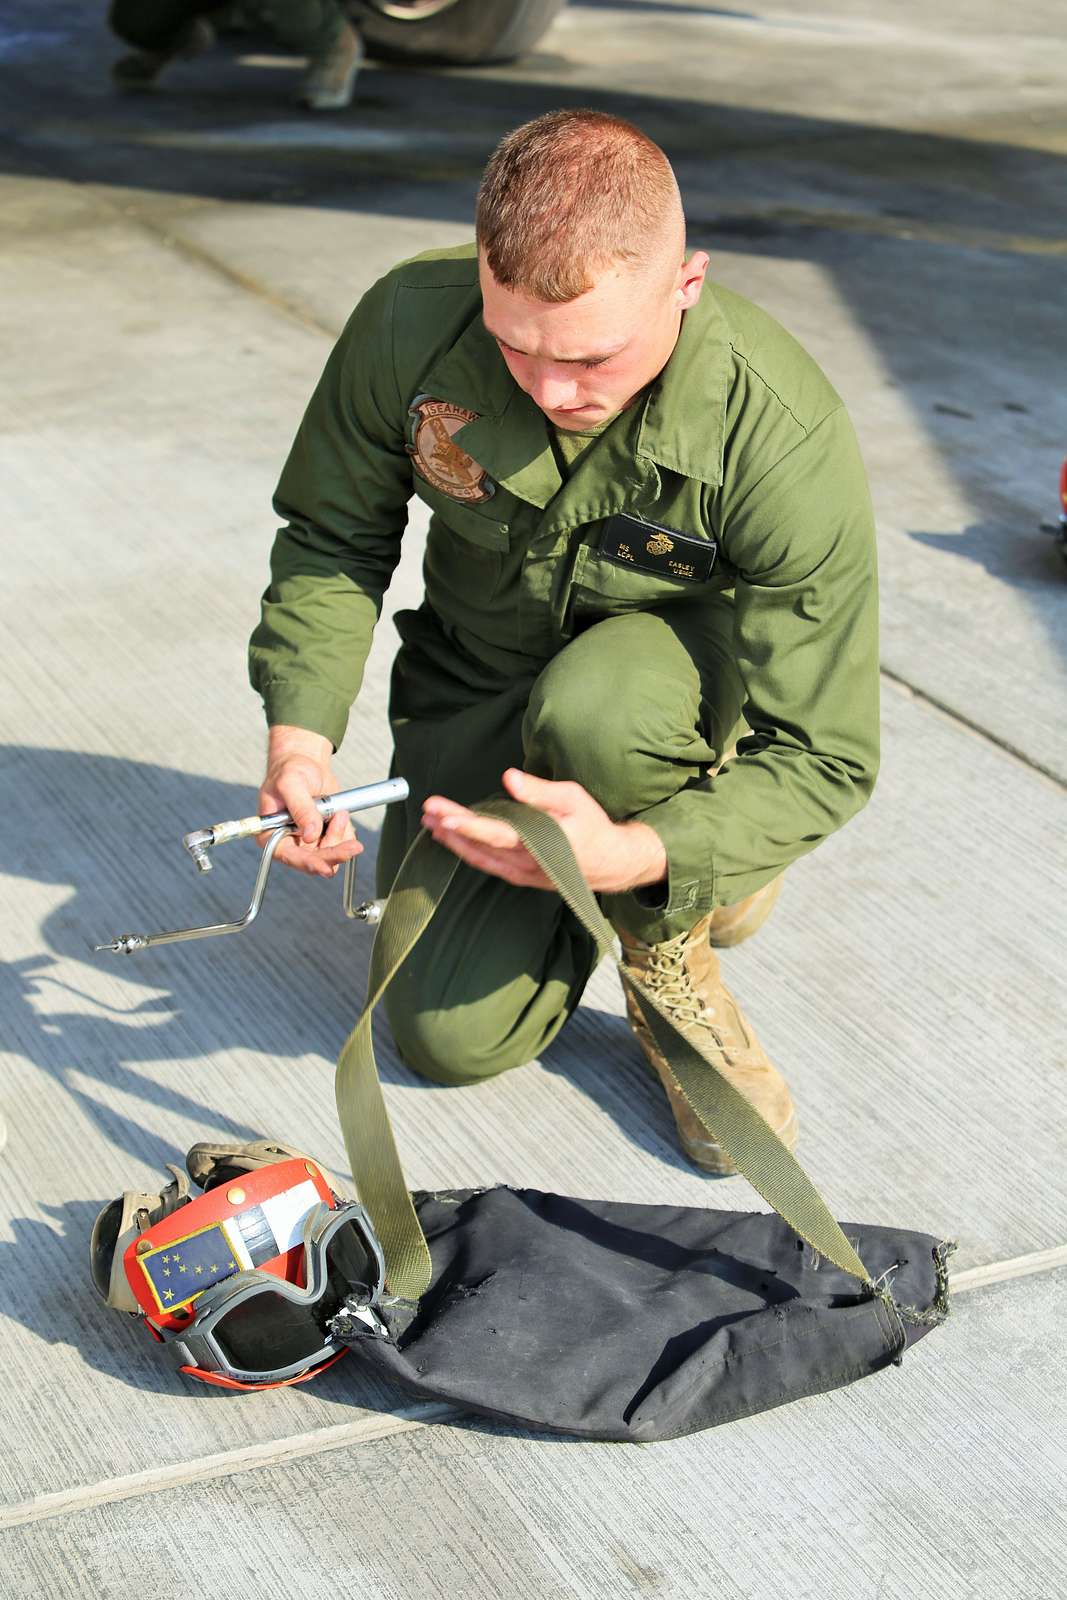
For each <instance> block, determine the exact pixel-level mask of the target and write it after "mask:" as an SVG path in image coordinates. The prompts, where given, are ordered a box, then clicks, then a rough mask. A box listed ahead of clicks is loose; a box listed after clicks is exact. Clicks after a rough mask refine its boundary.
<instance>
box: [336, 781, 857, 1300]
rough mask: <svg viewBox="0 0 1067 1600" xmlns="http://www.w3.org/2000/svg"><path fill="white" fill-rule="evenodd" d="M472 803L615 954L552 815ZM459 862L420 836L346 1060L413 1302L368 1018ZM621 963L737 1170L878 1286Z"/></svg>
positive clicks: (776, 1151) (400, 1192) (778, 1144)
mask: <svg viewBox="0 0 1067 1600" xmlns="http://www.w3.org/2000/svg"><path fill="white" fill-rule="evenodd" d="M473 809H474V810H476V811H478V812H480V813H482V814H483V815H485V816H494V817H500V818H501V819H502V820H504V821H506V822H508V823H510V824H511V826H512V827H513V828H514V829H515V831H516V832H517V833H518V835H519V837H520V838H521V840H522V842H523V844H524V845H525V846H526V848H527V849H528V850H529V851H530V854H531V855H532V856H533V857H534V858H535V859H536V861H537V863H538V865H539V866H540V867H541V869H542V871H543V872H544V873H545V874H546V876H547V877H548V878H550V879H551V881H552V882H553V883H554V884H555V886H556V888H557V890H558V891H559V893H560V895H561V896H562V898H563V900H564V901H565V902H566V904H567V906H568V907H569V908H570V910H571V911H572V912H573V913H574V915H575V916H576V917H577V918H578V921H579V922H580V923H581V924H582V926H583V927H584V928H585V930H586V932H587V933H588V934H589V935H590V937H591V938H592V939H593V940H594V942H595V943H596V946H597V950H598V952H599V954H600V955H601V956H603V955H605V954H607V953H608V952H609V951H611V950H612V947H613V944H614V931H613V929H612V927H611V924H610V923H609V922H608V921H607V919H606V918H605V917H604V915H603V913H602V912H601V910H600V907H599V906H598V905H597V903H596V900H595V898H594V896H593V893H592V891H591V890H590V888H589V886H588V884H587V883H586V882H585V879H584V878H583V877H582V875H581V872H580V871H579V869H578V864H577V862H576V861H575V859H574V855H573V852H572V851H571V848H570V845H569V843H568V842H567V838H566V835H565V834H564V833H563V831H562V829H561V828H560V827H559V826H558V824H557V823H555V822H553V820H552V819H551V818H550V817H547V816H545V815H544V813H543V812H540V811H535V810H534V809H533V808H532V807H529V806H523V805H519V804H517V803H516V802H515V801H512V800H504V799H500V800H487V801H485V802H483V803H482V804H481V805H478V806H475V807H474V808H473ZM456 866H457V861H456V858H455V857H454V856H453V855H452V854H451V853H450V852H449V851H447V850H445V849H444V848H443V847H442V846H440V845H437V844H436V843H435V842H434V841H433V840H432V839H431V838H430V836H429V834H420V835H419V836H418V837H417V838H416V840H415V842H414V843H413V844H412V846H411V848H410V850H409V851H408V853H407V855H406V856H405V858H404V861H403V864H402V866H401V868H400V871H399V872H398V873H397V876H396V881H395V882H394V885H393V889H392V892H391V893H390V896H389V900H388V903H387V905H386V909H385V913H384V915H383V917H382V920H381V923H380V925H379V927H378V933H377V937H376V939H375V942H374V953H373V955H372V958H371V975H370V982H369V985H368V994H369V998H368V1001H367V1005H366V1008H365V1010H364V1012H363V1015H362V1016H361V1017H360V1019H359V1022H358V1023H357V1024H356V1027H355V1028H354V1029H353V1031H352V1034H351V1035H350V1037H349V1039H348V1041H347V1043H346V1044H345V1046H344V1049H343V1050H342V1051H341V1056H340V1059H339V1061H338V1063H337V1111H338V1116H339V1117H340V1121H341V1128H342V1130H343V1132H344V1137H345V1144H346V1146H347V1149H348V1156H349V1160H350V1162H351V1165H352V1173H353V1177H354V1178H355V1181H356V1186H357V1188H358V1190H359V1195H360V1199H361V1200H362V1202H363V1204H364V1205H365V1206H366V1208H367V1210H368V1212H369V1213H370V1216H371V1219H372V1221H373V1222H374V1226H375V1228H376V1230H377V1232H378V1236H379V1238H380V1240H381V1244H382V1249H383V1252H384V1254H385V1261H386V1272H387V1277H388V1281H389V1287H390V1289H391V1290H392V1292H393V1293H394V1294H397V1295H400V1296H401V1297H402V1298H405V1299H413V1300H417V1299H418V1298H419V1296H420V1295H421V1294H422V1293H423V1291H424V1290H425V1289H426V1287H427V1285H428V1284H429V1281H430V1276H431V1267H430V1256H429V1251H428V1249H427V1247H426V1241H425V1239H424V1238H423V1235H422V1230H421V1228H420V1227H419V1222H418V1218H417V1217H416V1215H415V1210H414V1207H413V1206H412V1203H411V1197H410V1195H409V1193H408V1189H407V1185H406V1183H405V1181H404V1173H403V1169H402V1167H401V1165H400V1159H399V1157H398V1155H397V1152H396V1145H395V1144H394V1142H393V1134H392V1129H391V1127H390V1125H389V1117H388V1114H387V1112H386V1110H385V1104H384V1101H383V1099H382V1092H381V1085H380V1083H379V1082H378V1072H377V1067H376V1065H375V1061H374V1049H373V1045H372V1042H371V1016H372V1013H373V1009H374V1007H375V1005H376V1004H377V1002H378V1000H379V999H380V998H381V995H382V992H383V990H384V989H385V987H386V985H387V984H388V983H389V981H390V979H391V978H392V976H393V974H394V973H395V972H396V970H397V968H398V967H399V966H400V964H401V962H402V961H403V960H404V959H405V957H406V956H407V954H408V952H409V951H410V950H411V949H412V947H413V946H414V944H415V941H416V940H417V939H418V937H419V935H420V934H421V933H422V931H423V929H424V928H425V927H426V925H427V923H428V922H429V920H430V918H431V917H432V916H433V913H434V911H435V910H436V908H437V905H438V904H439V902H440V900H441V897H442V896H443V894H444V892H445V890H446V889H447V887H448V884H449V883H450V882H451V879H452V876H453V874H454V872H455V870H456ZM616 965H617V966H618V968H619V972H620V974H621V977H622V981H623V983H624V984H625V985H626V986H627V987H628V988H629V989H631V990H632V991H633V992H634V994H635V995H636V996H637V997H638V998H639V1001H640V1004H641V1010H642V1013H643V1015H644V1017H645V1020H646V1022H647V1023H648V1026H649V1029H650V1031H651V1032H652V1034H653V1036H654V1038H655V1040H656V1043H657V1045H658V1046H659V1048H660V1050H661V1052H662V1053H663V1055H664V1057H665V1058H666V1060H667V1061H668V1063H669V1065H670V1069H671V1072H672V1073H673V1075H674V1078H675V1081H676V1082H677V1084H678V1086H679V1088H680V1089H681V1091H682V1094H683V1095H684V1096H685V1099H686V1100H687V1101H688V1103H689V1105H690V1106H691V1107H692V1109H693V1110H694V1112H695V1113H696V1115H697V1116H698V1117H699V1119H700V1121H701V1122H702V1123H703V1124H704V1125H705V1127H706V1128H707V1130H708V1132H709V1133H710V1134H711V1136H712V1137H713V1138H714V1139H715V1140H716V1141H717V1143H719V1144H720V1145H722V1147H723V1149H724V1150H725V1151H726V1153H727V1155H728V1156H729V1157H730V1159H731V1160H732V1161H733V1163H734V1165H735V1166H736V1167H737V1169H738V1171H739V1172H741V1173H742V1174H743V1175H744V1177H746V1178H747V1179H748V1181H749V1183H751V1185H752V1187H753V1188H754V1189H755V1190H756V1191H757V1193H759V1194H761V1195H762V1196H763V1198H764V1200H766V1201H767V1203H768V1205H770V1206H772V1207H773V1208H774V1210H775V1211H777V1212H778V1213H779V1215H780V1216H781V1217H782V1218H784V1220H785V1221H786V1222H787V1223H788V1224H789V1226H790V1227H791V1228H792V1229H793V1230H794V1231H795V1232H796V1233H798V1234H799V1235H800V1236H801V1238H803V1239H806V1240H807V1242H808V1244H810V1245H811V1247H812V1249H813V1250H815V1251H817V1252H818V1254H819V1255H822V1256H825V1257H826V1259H827V1260H828V1261H832V1262H833V1263H834V1265H835V1266H838V1267H840V1268H841V1269H842V1271H844V1272H847V1273H849V1274H851V1275H852V1276H853V1277H856V1278H859V1279H860V1281H861V1282H862V1283H864V1284H869V1283H870V1281H871V1280H870V1276H869V1274H868V1273H867V1271H866V1269H865V1268H864V1265H863V1263H862V1261H861V1260H860V1258H859V1256H858V1255H857V1254H856V1251H855V1250H854V1249H853V1247H852V1245H851V1244H850V1243H849V1241H848V1240H847V1239H846V1238H845V1235H844V1234H843V1233H842V1231H841V1229H840V1227H839V1226H838V1224H837V1222H836V1221H835V1220H834V1218H833V1217H832V1216H831V1214H830V1212H829V1210H828V1209H827V1206H826V1203H825V1201H824V1200H823V1199H822V1196H821V1195H820V1194H819V1191H818V1190H817V1189H816V1188H815V1185H814V1184H813V1183H812V1182H811V1180H810V1178H808V1176H807V1175H806V1173H805V1172H804V1169H803V1168H802V1167H801V1165H800V1163H799V1162H798V1161H797V1160H796V1158H795V1156H793V1155H792V1154H791V1153H790V1151H788V1150H787V1149H786V1147H785V1145H784V1144H783V1143H782V1141H781V1140H780V1139H779V1138H778V1135H777V1134H776V1133H775V1132H774V1131H773V1130H772V1129H771V1128H770V1127H769V1126H768V1124H767V1123H766V1122H765V1121H764V1119H763V1118H762V1117H761V1116H760V1114H759V1112H758V1111H757V1110H756V1109H755V1107H754V1106H753V1105H751V1103H750V1102H749V1101H748V1100H746V1098H745V1096H744V1095H743V1094H741V1093H740V1092H739V1091H738V1090H737V1089H735V1088H734V1086H733V1084H731V1083H730V1082H729V1080H728V1079H727V1078H726V1077H724V1076H723V1074H722V1073H721V1072H720V1071H719V1070H718V1068H717V1067H716V1066H715V1065H714V1063H712V1062H711V1061H709V1060H708V1059H707V1057H706V1056H703V1055H701V1053H700V1052H699V1050H697V1049H696V1048H695V1047H694V1046H693V1045H692V1044H691V1043H690V1041H689V1040H688V1039H687V1038H686V1037H685V1035H684V1034H683V1033H681V1032H680V1031H679V1029H678V1028H677V1027H676V1026H675V1024H674V1023H673V1022H672V1021H671V1019H670V1017H669V1016H668V1015H667V1012H666V1011H665V1010H664V1008H663V1006H662V1005H661V1003H660V1001H659V1000H658V999H657V998H656V996H655V994H654V993H653V992H652V991H651V990H649V989H648V988H646V987H645V985H644V984H643V983H642V982H641V980H640V978H639V977H638V976H637V974H636V973H634V972H632V971H631V970H630V969H629V968H628V967H626V966H624V965H623V964H622V962H620V961H618V959H617V958H616Z"/></svg>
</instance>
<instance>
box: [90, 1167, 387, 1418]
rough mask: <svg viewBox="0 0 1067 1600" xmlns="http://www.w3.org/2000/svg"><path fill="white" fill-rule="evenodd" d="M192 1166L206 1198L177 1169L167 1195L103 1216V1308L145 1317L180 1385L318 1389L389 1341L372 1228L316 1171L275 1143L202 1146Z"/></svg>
mask: <svg viewBox="0 0 1067 1600" xmlns="http://www.w3.org/2000/svg"><path fill="white" fill-rule="evenodd" d="M286 1157H289V1158H290V1159H286ZM186 1165H187V1167H188V1170H189V1173H190V1175H191V1176H192V1177H193V1178H194V1179H195V1180H196V1181H197V1182H198V1183H200V1184H202V1185H203V1187H204V1193H203V1194H200V1195H198V1196H196V1197H193V1196H192V1195H191V1194H190V1192H189V1184H188V1182H187V1181H186V1177H185V1174H184V1173H182V1172H181V1171H180V1169H178V1168H176V1167H172V1168H171V1172H172V1173H173V1175H174V1177H173V1181H172V1182H171V1183H170V1184H168V1185H167V1186H166V1188H165V1189H163V1190H161V1191H160V1193H159V1194H158V1195H155V1196H152V1195H147V1194H141V1193H137V1192H132V1191H131V1192H127V1193H126V1194H124V1195H122V1196H121V1197H120V1198H119V1199H118V1200H115V1201H112V1203H111V1204H110V1205H109V1206H105V1208H104V1209H103V1211H102V1212H101V1213H100V1216H99V1217H98V1218H97V1222H96V1226H95V1227H94V1229H93V1239H92V1252H91V1259H92V1270H93V1279H94V1282H95V1283H96V1286H97V1289H98V1290H99V1291H100V1293H101V1295H102V1296H103V1298H104V1299H105V1300H107V1302H108V1304H109V1305H112V1306H114V1307H115V1308H116V1309H119V1310H124V1311H129V1312H132V1313H133V1314H135V1315H137V1316H139V1317H141V1318H142V1319H143V1321H144V1322H145V1324H146V1325H147V1327H148V1329H149V1331H150V1332H151V1333H152V1334H153V1336H154V1337H155V1338H156V1339H157V1340H159V1341H160V1342H161V1343H163V1344H166V1345H167V1346H168V1347H169V1348H170V1350H171V1352H172V1353H173V1354H174V1355H175V1356H176V1358H177V1360H178V1363H179V1366H180V1367H181V1370H182V1371H183V1372H186V1373H188V1374H189V1375H190V1376H191V1377H195V1378H199V1379H201V1380H202V1381H203V1382H205V1383H213V1384H218V1385H221V1386H223V1387H226V1388H234V1389H258V1388H273V1387H275V1386H277V1385H279V1384H291V1383H301V1382H304V1381H305V1380H306V1379H308V1378H312V1377H314V1376H315V1375H316V1374H317V1373H319V1372H321V1371H323V1370H324V1369H325V1368H326V1367H327V1366H330V1365H332V1363H333V1362H334V1361H336V1360H338V1359H339V1358H340V1356H341V1355H343V1354H344V1351H345V1349H346V1348H348V1346H349V1345H350V1344H351V1342H352V1340H353V1338H355V1337H359V1336H364V1337H372V1338H373V1337H378V1338H383V1337H384V1338H388V1337H389V1329H388V1327H387V1326H386V1323H385V1321H384V1320H383V1318H382V1316H381V1314H380V1312H379V1311H378V1310H377V1307H378V1305H379V1303H380V1302H381V1298H382V1294H383V1291H384V1287H385V1264H384V1261H383V1258H382V1252H381V1247H380V1246H379V1244H378V1241H377V1239H376V1237H375V1234H374V1229H373V1227H372V1225H371V1222H370V1219H369V1217H368V1216H367V1213H366V1212H365V1211H364V1209H363V1207H362V1206H360V1205H358V1204H356V1203H355V1202H353V1201H345V1200H342V1199H340V1198H339V1197H338V1195H337V1194H336V1192H335V1191H334V1188H333V1186H332V1181H331V1180H329V1179H328V1175H326V1174H324V1172H323V1170H322V1168H321V1167H320V1166H319V1165H318V1163H317V1162H314V1161H311V1160H310V1159H308V1158H307V1157H306V1156H303V1155H302V1154H301V1153H300V1152H299V1151H295V1150H292V1149H291V1148H290V1147H288V1146H285V1145H276V1144H270V1143H268V1142H267V1141H265V1140H264V1141H258V1142H257V1143H254V1144H251V1145H244V1146H239V1147H223V1146H213V1145H195V1146H194V1147H193V1149H192V1150H190V1152H189V1155H188V1157H187V1158H186ZM340 1336H343V1341H344V1342H342V1337H340Z"/></svg>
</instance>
